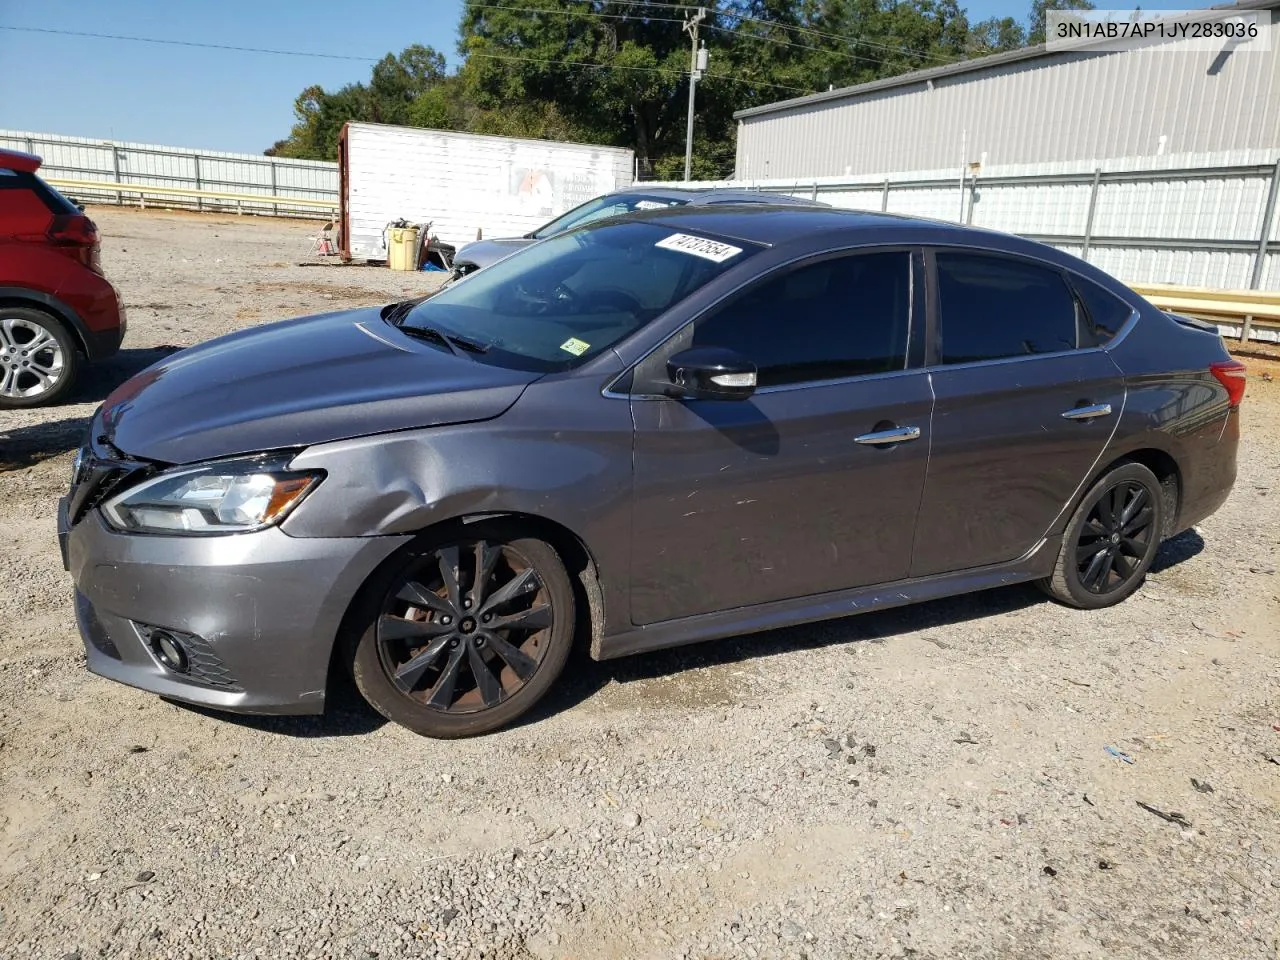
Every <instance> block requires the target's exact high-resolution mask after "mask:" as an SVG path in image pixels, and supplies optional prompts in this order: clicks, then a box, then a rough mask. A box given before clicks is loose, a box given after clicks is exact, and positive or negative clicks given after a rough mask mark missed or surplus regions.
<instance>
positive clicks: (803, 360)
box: [692, 251, 911, 387]
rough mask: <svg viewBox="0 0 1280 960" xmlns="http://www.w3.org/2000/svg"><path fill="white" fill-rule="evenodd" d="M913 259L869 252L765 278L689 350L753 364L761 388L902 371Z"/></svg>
mask: <svg viewBox="0 0 1280 960" xmlns="http://www.w3.org/2000/svg"><path fill="white" fill-rule="evenodd" d="M910 317H911V255H910V254H909V253H908V252H906V251H901V252H896V251H895V252H892V253H866V254H857V255H851V256H844V257H836V258H833V259H829V260H822V261H820V262H818V263H811V264H809V265H807V266H803V267H800V268H798V269H795V270H789V271H787V272H786V273H784V274H782V275H781V276H777V277H774V278H771V279H767V280H764V281H763V282H761V283H759V284H757V285H756V286H754V287H751V288H750V289H749V290H747V291H746V292H745V293H744V294H742V295H741V296H738V297H735V298H734V299H733V300H731V301H730V302H729V303H727V304H725V305H723V306H721V307H719V308H717V309H716V311H715V312H714V313H713V314H711V315H709V316H707V317H705V318H704V319H702V320H700V321H699V322H698V324H697V326H696V327H695V329H694V335H693V343H692V346H696V347H701V346H716V347H728V348H729V349H731V350H736V351H737V352H738V353H740V354H742V355H743V356H745V357H747V358H748V359H749V360H752V361H753V362H754V363H755V364H756V367H757V370H758V383H759V384H760V386H762V387H768V386H778V385H780V384H790V383H803V382H806V381H813V380H837V379H841V378H844V377H854V376H862V375H866V374H872V373H887V372H889V371H891V370H901V369H903V368H904V367H905V366H906V359H907V335H908V331H909V327H910Z"/></svg>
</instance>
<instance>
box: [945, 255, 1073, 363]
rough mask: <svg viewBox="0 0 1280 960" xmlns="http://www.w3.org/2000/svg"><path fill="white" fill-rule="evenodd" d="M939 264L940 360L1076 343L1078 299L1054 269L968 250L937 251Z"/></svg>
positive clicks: (1055, 348)
mask: <svg viewBox="0 0 1280 960" xmlns="http://www.w3.org/2000/svg"><path fill="white" fill-rule="evenodd" d="M937 264H938V298H939V307H940V309H941V320H940V325H941V360H942V362H943V363H973V362H974V361H978V360H998V359H1001V358H1004V357H1025V356H1032V355H1034V354H1038V353H1057V352H1059V351H1062V350H1074V349H1075V348H1076V347H1077V345H1078V342H1079V340H1078V334H1077V321H1078V317H1077V306H1076V300H1075V297H1074V296H1072V294H1071V291H1070V290H1069V289H1068V288H1067V284H1066V281H1065V280H1064V279H1063V278H1062V275H1061V274H1060V273H1058V271H1056V270H1053V269H1051V268H1048V267H1041V266H1038V265H1036V264H1032V263H1026V262H1024V261H1021V260H1012V259H1009V258H1007V257H996V256H988V255H985V254H970V253H946V252H939V253H938V255H937Z"/></svg>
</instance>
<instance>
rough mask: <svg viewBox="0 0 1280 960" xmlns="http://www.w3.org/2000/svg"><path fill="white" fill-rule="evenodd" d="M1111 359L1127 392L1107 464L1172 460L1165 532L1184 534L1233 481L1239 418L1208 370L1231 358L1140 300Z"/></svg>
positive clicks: (1213, 341)
mask: <svg viewBox="0 0 1280 960" xmlns="http://www.w3.org/2000/svg"><path fill="white" fill-rule="evenodd" d="M1133 296H1134V295H1132V294H1130V297H1133ZM1111 353H1112V356H1113V358H1114V359H1115V361H1116V363H1117V365H1118V366H1119V367H1120V369H1121V370H1122V371H1123V372H1124V375H1125V383H1126V385H1127V387H1128V391H1129V393H1128V401H1127V403H1126V404H1125V410H1124V415H1123V417H1122V418H1121V421H1120V424H1119V426H1118V428H1117V430H1116V435H1115V438H1114V440H1113V441H1112V449H1111V450H1110V451H1109V458H1108V459H1109V461H1113V460H1115V459H1118V458H1119V457H1122V456H1124V455H1126V454H1130V453H1133V452H1136V451H1139V450H1146V449H1155V450H1160V451H1163V452H1165V453H1167V454H1168V455H1169V456H1170V457H1172V458H1173V460H1174V462H1175V463H1176V464H1177V467H1178V480H1179V487H1180V490H1179V510H1178V517H1177V520H1176V522H1175V523H1174V524H1173V526H1172V528H1171V529H1169V530H1167V532H1168V533H1175V532H1178V531H1180V530H1185V529H1186V528H1187V527H1189V526H1191V525H1192V524H1194V523H1197V522H1198V521H1200V520H1202V519H1203V518H1204V517H1206V516H1208V515H1209V514H1211V513H1213V511H1215V510H1216V509H1217V508H1218V507H1219V506H1221V505H1222V503H1223V502H1224V501H1225V500H1226V498H1227V495H1228V494H1229V493H1230V491H1231V486H1232V484H1233V483H1234V481H1235V476H1236V451H1237V447H1238V444H1239V436H1240V423H1239V417H1240V414H1239V411H1238V410H1234V409H1232V408H1231V406H1230V403H1229V401H1228V397H1227V391H1226V388H1225V387H1223V386H1222V384H1221V383H1219V382H1218V380H1217V379H1216V378H1215V377H1214V376H1213V374H1211V373H1210V372H1209V365H1210V364H1212V363H1215V362H1217V361H1220V360H1227V359H1229V358H1230V355H1229V354H1228V353H1227V351H1226V348H1225V346H1224V345H1223V343H1222V339H1221V337H1219V336H1217V335H1216V334H1210V333H1206V332H1203V331H1200V330H1194V329H1190V328H1187V327H1184V326H1182V325H1180V324H1178V323H1176V322H1174V321H1173V320H1170V319H1169V318H1168V317H1166V316H1165V315H1164V314H1163V313H1161V312H1160V311H1159V310H1157V309H1156V308H1155V307H1152V306H1151V305H1149V304H1146V303H1145V301H1144V302H1143V305H1142V307H1141V309H1140V311H1139V318H1138V320H1137V322H1136V323H1135V324H1134V326H1133V328H1132V329H1131V330H1130V331H1129V333H1128V335H1127V336H1125V337H1124V338H1123V339H1122V340H1121V341H1120V342H1119V343H1118V344H1116V346H1115V347H1114V348H1112V350H1111Z"/></svg>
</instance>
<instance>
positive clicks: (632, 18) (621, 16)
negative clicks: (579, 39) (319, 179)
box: [467, 0, 879, 63]
mask: <svg viewBox="0 0 1280 960" xmlns="http://www.w3.org/2000/svg"><path fill="white" fill-rule="evenodd" d="M633 2H636V3H643V2H644V0H633ZM671 6H675V5H674V4H672V5H671ZM467 8H468V9H471V10H507V11H510V12H512V13H527V14H549V15H551V16H560V17H593V18H595V19H598V20H620V21H622V22H623V23H635V22H640V21H642V22H644V23H679V24H683V23H684V22H685V21H683V20H677V19H676V18H674V17H650V16H646V15H644V14H636V15H631V14H625V13H600V12H598V11H595V10H581V9H578V10H569V9H565V10H548V9H538V8H533V7H512V6H507V5H504V4H500V3H478V2H474V0H473V2H469V3H468V4H467ZM664 9H665V7H664ZM685 9H689V8H685ZM707 29H708V30H714V31H716V32H717V33H724V34H728V35H729V36H736V37H741V38H744V39H747V40H759V41H761V42H763V43H774V44H777V45H779V46H783V47H795V48H797V49H800V50H813V51H815V52H818V53H830V54H834V55H835V56H837V57H846V58H848V59H850V60H865V61H867V62H868V63H878V62H879V61H877V60H876V59H874V58H873V57H867V56H863V55H861V54H857V53H847V52H845V51H844V50H830V49H826V48H824V47H813V46H809V45H808V44H804V43H793V42H792V41H790V40H781V39H779V38H777V37H765V36H761V35H760V34H757V33H745V32H742V31H740V30H734V29H732V28H729V27H711V26H709V27H707Z"/></svg>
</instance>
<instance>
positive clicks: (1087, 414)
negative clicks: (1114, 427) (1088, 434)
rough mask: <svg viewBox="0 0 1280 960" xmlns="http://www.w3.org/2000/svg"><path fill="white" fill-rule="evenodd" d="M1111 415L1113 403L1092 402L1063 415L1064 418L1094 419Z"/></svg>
mask: <svg viewBox="0 0 1280 960" xmlns="http://www.w3.org/2000/svg"><path fill="white" fill-rule="evenodd" d="M1109 416H1111V404H1109V403H1091V404H1089V405H1088V406H1087V407H1076V408H1075V409H1074V410H1068V411H1067V412H1066V413H1064V414H1063V415H1062V418H1063V419H1064V420H1094V419H1096V418H1098V417H1109Z"/></svg>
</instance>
